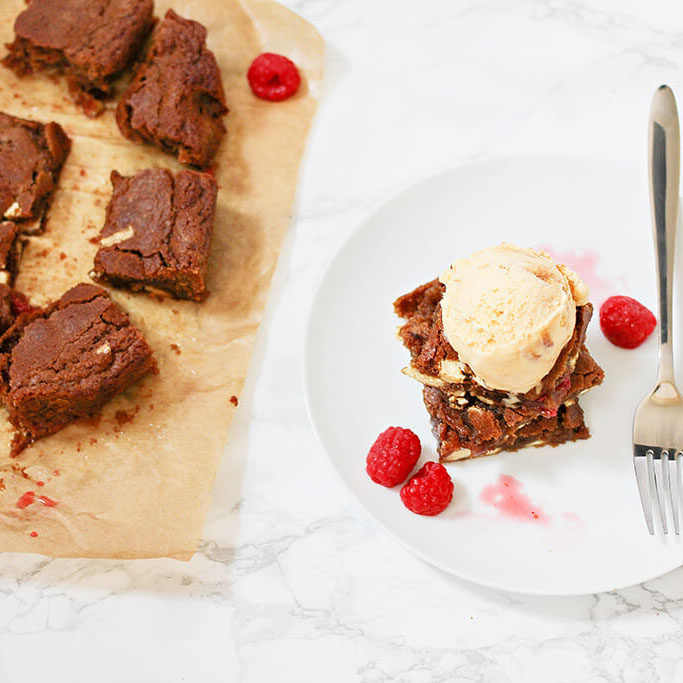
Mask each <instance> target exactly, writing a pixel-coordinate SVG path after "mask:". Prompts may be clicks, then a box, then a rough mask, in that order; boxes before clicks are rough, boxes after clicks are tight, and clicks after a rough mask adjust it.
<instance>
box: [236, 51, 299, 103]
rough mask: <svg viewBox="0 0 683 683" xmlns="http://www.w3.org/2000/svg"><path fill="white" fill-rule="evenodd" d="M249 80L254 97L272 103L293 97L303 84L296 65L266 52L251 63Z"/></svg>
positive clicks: (285, 58) (289, 60) (280, 56)
mask: <svg viewBox="0 0 683 683" xmlns="http://www.w3.org/2000/svg"><path fill="white" fill-rule="evenodd" d="M247 78H248V79H249V85H250V86H251V90H252V92H253V93H254V95H256V96H257V97H260V98H262V99H264V100H270V101H271V102H279V101H280V100H286V99H287V98H288V97H291V96H292V95H293V94H294V93H295V92H296V91H297V90H298V89H299V84H300V83H301V76H299V70H298V69H297V68H296V64H294V62H293V61H292V60H291V59H287V57H283V56H282V55H276V54H273V53H272V52H264V53H263V54H262V55H259V56H258V57H257V58H256V59H255V60H254V61H253V62H252V63H251V66H250V67H249V71H248V72H247Z"/></svg>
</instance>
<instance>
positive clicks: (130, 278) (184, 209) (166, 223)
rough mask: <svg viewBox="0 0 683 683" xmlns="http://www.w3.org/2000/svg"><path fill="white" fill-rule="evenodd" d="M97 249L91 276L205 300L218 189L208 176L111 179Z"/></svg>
mask: <svg viewBox="0 0 683 683" xmlns="http://www.w3.org/2000/svg"><path fill="white" fill-rule="evenodd" d="M111 182H112V185H113V186H114V191H113V193H112V197H111V200H110V201H109V205H108V206H107V213H106V217H105V222H104V227H103V228H102V232H101V234H100V248H99V249H98V251H97V254H96V255H95V265H94V268H93V270H92V272H91V273H90V275H91V276H92V277H93V278H94V279H95V280H97V281H99V282H107V283H110V284H112V285H114V286H116V287H128V288H129V289H133V290H137V291H140V290H147V291H152V292H154V291H156V290H161V292H163V293H168V294H171V295H172V296H174V297H176V298H177V299H192V300H194V301H203V300H204V299H205V298H206V297H207V296H208V294H209V292H208V291H207V289H206V284H205V278H206V270H207V265H208V260H209V250H210V247H211V233H212V230H213V219H214V213H215V209H216V195H217V192H218V186H217V185H216V181H215V180H214V178H213V177H212V176H210V175H208V174H207V173H198V172H196V171H180V172H179V173H177V174H176V175H175V176H174V175H173V174H172V173H171V172H170V171H167V170H165V169H152V168H150V169H146V170H144V171H140V172H139V173H137V174H136V175H134V176H128V177H126V176H122V175H120V174H119V173H117V172H116V171H113V172H112V174H111Z"/></svg>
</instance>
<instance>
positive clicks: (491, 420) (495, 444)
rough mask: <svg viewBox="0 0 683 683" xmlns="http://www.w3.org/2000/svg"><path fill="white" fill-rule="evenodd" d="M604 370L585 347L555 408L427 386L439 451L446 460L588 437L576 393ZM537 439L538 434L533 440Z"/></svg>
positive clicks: (426, 398) (591, 384) (426, 396)
mask: <svg viewBox="0 0 683 683" xmlns="http://www.w3.org/2000/svg"><path fill="white" fill-rule="evenodd" d="M602 379H603V371H602V369H601V368H600V366H598V364H597V363H596V362H595V360H594V359H593V358H592V356H591V355H590V353H589V352H588V350H587V349H586V348H585V346H582V348H581V351H580V353H579V357H578V359H577V362H576V365H575V368H574V371H573V372H572V375H571V387H570V390H569V393H568V394H567V396H566V397H565V399H564V403H562V404H561V405H560V406H559V407H558V408H557V409H555V410H553V411H542V412H541V413H540V414H539V413H538V411H534V410H530V409H529V408H528V407H527V406H525V405H523V404H522V403H521V402H515V403H513V402H511V401H508V402H505V403H494V402H487V401H483V400H482V399H481V398H479V397H478V396H475V395H473V394H469V393H463V394H462V395H460V396H453V395H449V394H446V393H445V392H443V391H442V390H441V389H439V388H437V387H433V386H425V388H424V389H423V398H424V403H425V406H426V408H427V412H428V413H429V414H430V416H431V418H432V427H433V431H434V435H435V436H436V439H437V442H438V449H437V450H438V453H439V457H440V459H441V460H442V461H448V460H462V459H465V458H476V457H479V456H480V455H490V454H491V453H497V452H498V451H500V450H506V451H507V450H517V449H518V448H521V447H522V446H526V445H531V444H532V442H533V444H534V445H539V446H540V445H544V444H549V445H553V446H555V445H557V444H560V443H563V442H564V441H575V440H576V439H587V438H588V437H589V436H590V434H589V431H588V428H587V427H586V425H585V424H584V423H583V411H581V408H580V407H579V404H578V397H579V396H580V395H581V394H583V393H585V392H586V391H588V390H589V389H591V388H593V387H594V386H597V385H598V384H600V383H601V382H602ZM531 437H534V438H531Z"/></svg>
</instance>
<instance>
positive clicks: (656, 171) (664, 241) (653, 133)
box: [648, 85, 680, 384]
mask: <svg viewBox="0 0 683 683" xmlns="http://www.w3.org/2000/svg"><path fill="white" fill-rule="evenodd" d="M648 137H649V166H650V205H651V209H652V226H653V236H654V243H655V260H656V263H657V291H658V294H659V381H658V384H663V383H673V381H674V373H673V346H672V340H671V328H672V325H671V322H672V321H671V299H672V294H673V287H672V285H673V271H674V246H675V242H676V225H677V221H678V192H679V189H678V187H679V175H680V131H679V125H678V111H677V109H676V99H675V98H674V94H673V92H672V91H671V88H669V87H668V86H667V85H660V86H659V88H657V90H656V92H655V94H654V97H653V98H652V106H651V108H650V125H649V130H648Z"/></svg>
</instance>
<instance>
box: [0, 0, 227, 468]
mask: <svg viewBox="0 0 683 683" xmlns="http://www.w3.org/2000/svg"><path fill="white" fill-rule="evenodd" d="M153 26H154V18H153V0H62V1H61V2H60V3H55V2H54V1H53V0H32V2H31V3H30V4H29V6H28V7H27V8H26V9H25V10H24V11H23V12H22V13H21V14H20V15H19V17H18V18H17V20H16V22H15V34H16V36H15V40H14V42H13V43H11V44H10V45H8V46H7V47H8V49H9V54H8V55H7V56H6V57H5V59H4V60H3V63H4V65H5V66H7V67H8V68H10V69H12V70H13V71H15V73H17V74H19V75H21V76H24V75H27V74H30V73H32V72H34V71H39V70H48V71H50V72H53V73H57V74H64V75H65V76H66V77H67V79H68V84H69V89H70V91H71V93H72V95H73V96H74V98H75V100H76V102H77V103H78V104H79V105H80V106H81V107H82V108H83V109H84V111H85V113H86V114H88V115H90V116H95V115H97V114H99V113H100V112H101V111H102V102H103V101H104V100H106V99H108V98H109V97H111V96H112V95H113V91H114V88H113V83H114V80H115V79H116V77H117V76H119V75H120V74H121V73H122V72H124V71H125V70H126V69H128V68H129V67H131V66H132V64H133V62H134V61H135V59H136V58H137V57H138V54H139V52H140V51H141V49H142V47H143V45H144V43H145V41H146V39H147V37H148V36H149V34H150V32H151V31H152V28H153ZM227 111H228V110H227V106H226V103H225V95H224V92H223V85H222V81H221V74H220V70H219V68H218V64H217V62H216V59H215V57H214V55H213V54H212V53H211V52H210V51H209V50H208V49H207V48H206V29H205V28H204V27H203V26H201V25H200V24H198V23H197V22H194V21H190V20H188V19H183V18H182V17H180V16H178V15H177V14H176V13H175V12H173V11H172V10H169V11H168V12H167V13H166V16H165V18H164V20H163V21H161V22H160V24H159V25H158V26H157V28H156V30H155V31H154V33H153V36H152V38H151V41H150V45H149V48H148V50H147V54H146V57H145V58H144V60H143V61H142V62H141V63H140V64H139V66H138V67H137V70H136V73H135V75H134V77H133V80H132V82H131V84H130V86H129V87H128V89H127V90H126V92H125V93H124V94H123V96H122V99H121V101H120V103H119V106H118V109H117V113H116V119H117V122H118V125H119V128H120V129H121V131H122V133H123V134H124V135H125V136H126V137H127V138H129V139H131V140H133V141H135V142H150V143H152V144H155V145H157V146H159V147H161V148H162V149H163V150H165V151H168V152H171V153H173V154H176V155H177V156H178V159H179V161H181V162H182V163H186V164H191V165H193V166H196V167H198V168H200V169H201V168H206V167H208V166H209V165H210V164H211V163H212V160H213V157H214V155H215V154H216V151H217V149H218V146H219V144H220V142H221V139H222V137H223V136H224V135H225V126H224V125H223V122H222V117H223V116H224V115H225V114H226V113H227ZM70 146H71V142H70V140H69V138H68V136H67V135H66V133H65V132H64V130H63V129H62V128H61V126H59V124H57V123H48V124H46V125H44V124H41V123H38V122H35V121H28V120H25V119H20V118H17V117H14V116H10V115H8V114H4V113H0V398H1V399H2V402H3V404H4V406H5V408H6V409H7V411H8V414H9V420H10V422H11V424H12V425H13V426H14V427H15V430H16V433H15V437H14V441H13V445H12V454H13V455H16V454H17V453H18V452H19V451H21V450H22V449H23V448H24V447H25V446H27V445H28V444H30V443H31V442H33V441H34V440H35V439H38V438H41V437H43V436H46V435H48V434H52V433H54V432H56V431H58V430H60V429H62V428H63V427H65V426H66V425H67V424H69V423H70V422H72V421H73V420H75V419H78V418H81V417H85V416H88V415H92V414H94V413H97V412H98V411H99V410H100V409H101V407H102V406H103V405H104V404H105V403H106V402H107V401H109V400H110V399H111V398H112V397H113V396H115V395H116V394H119V393H120V392H122V391H124V390H125V389H126V388H127V387H129V386H130V385H131V384H132V383H134V382H136V381H137V380H139V379H140V378H142V377H143V376H144V375H146V374H148V373H150V372H156V371H157V364H156V361H155V360H154V356H153V353H152V349H151V348H150V346H149V344H148V343H147V341H146V340H145V338H144V337H143V335H142V333H141V332H140V330H138V329H137V328H136V327H135V326H134V325H132V323H131V322H130V320H129V318H128V316H127V315H126V313H124V312H123V311H122V310H121V309H120V308H119V307H118V306H117V305H116V304H115V303H114V302H113V301H112V300H111V299H110V298H109V295H108V293H107V291H106V290H104V289H102V287H99V286H96V285H93V284H86V283H80V284H77V285H76V286H74V287H72V288H71V289H70V290H69V291H67V292H66V293H65V294H64V295H63V296H62V297H60V298H59V299H58V300H57V301H55V302H53V303H51V304H49V305H47V306H46V307H44V308H42V309H36V308H33V307H32V306H30V305H29V304H28V301H27V299H26V297H25V296H23V295H22V294H21V293H19V292H17V291H16V290H14V289H13V286H14V280H15V277H16V274H17V269H18V266H19V259H20V255H21V245H22V244H23V243H24V241H25V240H27V239H30V237H29V236H30V235H31V234H35V233H37V232H42V230H44V229H45V224H46V216H47V210H48V208H49V203H50V199H51V197H52V195H53V193H54V191H55V188H56V187H57V183H58V179H59V174H60V170H61V168H62V166H63V164H64V162H65V160H66V158H67V155H68V153H69V149H70ZM111 182H112V185H113V193H112V197H111V200H110V202H109V205H108V207H107V212H106V218H105V223H104V226H103V228H102V231H101V234H100V238H99V248H98V251H97V254H96V256H95V262H94V264H93V269H92V271H91V272H90V275H91V277H92V278H93V279H95V280H96V281H98V282H101V283H103V284H108V285H111V286H114V287H126V288H128V289H131V290H133V291H141V292H148V293H153V294H155V295H159V294H163V295H165V296H172V297H175V298H179V299H189V300H192V301H196V302H201V301H203V300H204V299H206V297H207V296H208V294H209V292H208V289H207V287H206V275H207V269H208V260H209V252H210V246H211V234H212V230H213V222H214V215H215V208H216V197H217V192H218V186H217V184H216V181H215V179H214V177H213V175H212V174H208V173H202V172H199V171H195V170H184V171H181V172H179V173H175V174H174V173H172V172H171V171H169V170H166V169H159V168H155V169H144V170H141V171H139V172H138V173H136V174H135V175H133V176H130V177H125V176H122V175H121V174H119V173H118V172H117V171H116V170H113V171H112V172H111Z"/></svg>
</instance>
